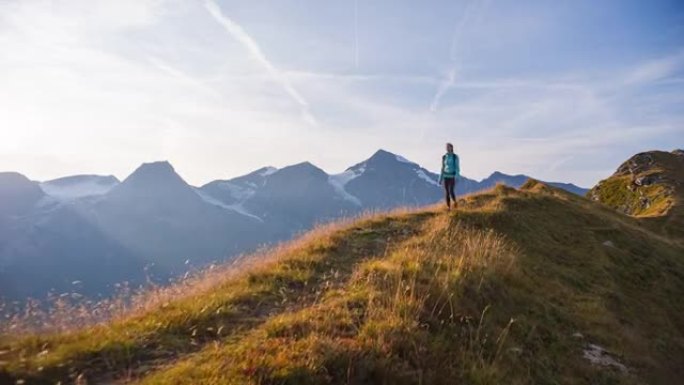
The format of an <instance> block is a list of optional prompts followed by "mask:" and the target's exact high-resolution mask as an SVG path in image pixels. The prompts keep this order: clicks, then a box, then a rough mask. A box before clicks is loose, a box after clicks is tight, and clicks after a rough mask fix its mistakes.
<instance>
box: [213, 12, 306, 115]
mask: <svg viewBox="0 0 684 385" xmlns="http://www.w3.org/2000/svg"><path fill="white" fill-rule="evenodd" d="M204 5H205V7H206V9H207V11H209V14H210V15H211V16H212V17H213V18H214V19H215V20H216V21H217V22H218V23H219V24H220V25H221V26H223V28H225V29H226V31H228V33H229V34H230V35H231V36H232V37H233V38H234V39H235V40H237V41H238V42H239V43H240V44H241V45H242V46H243V47H244V48H245V49H246V50H247V52H249V54H250V55H251V56H252V58H253V59H254V60H256V62H257V63H259V65H261V66H262V67H263V68H264V69H265V70H266V71H267V72H268V73H269V75H270V76H271V78H272V79H273V80H274V81H275V82H277V83H278V84H280V86H281V87H282V88H283V90H284V91H285V92H286V93H287V94H288V95H289V96H290V97H291V98H292V100H294V101H295V102H296V103H297V104H298V105H299V106H300V108H301V112H302V118H303V119H304V121H305V122H307V123H308V124H311V125H316V124H317V122H316V118H314V116H313V115H312V114H311V112H310V111H309V103H308V102H307V101H306V100H305V99H304V97H303V96H302V95H301V94H300V93H299V92H298V91H297V90H296V89H295V88H294V86H293V85H292V84H291V83H290V80H289V79H288V78H287V75H285V73H283V72H282V71H281V70H279V69H278V68H277V67H276V66H275V65H273V63H272V62H271V61H270V60H268V58H267V57H266V55H265V54H264V52H263V50H262V49H261V47H260V46H259V44H258V43H257V42H256V40H254V39H253V38H252V37H251V36H250V35H249V34H248V33H247V31H245V29H244V28H242V26H241V25H240V24H238V23H236V22H235V21H233V20H232V19H230V18H229V17H227V16H226V15H225V14H224V13H223V12H222V11H221V8H220V7H219V6H218V4H216V3H215V2H213V1H211V0H207V1H205V3H204Z"/></svg>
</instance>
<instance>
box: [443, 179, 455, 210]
mask: <svg viewBox="0 0 684 385" xmlns="http://www.w3.org/2000/svg"><path fill="white" fill-rule="evenodd" d="M444 190H445V193H446V203H447V207H449V208H451V199H452V198H453V197H454V178H444Z"/></svg>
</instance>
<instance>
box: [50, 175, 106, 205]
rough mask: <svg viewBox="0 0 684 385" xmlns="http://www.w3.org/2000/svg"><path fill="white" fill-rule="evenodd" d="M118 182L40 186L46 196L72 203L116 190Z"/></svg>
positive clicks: (93, 181) (86, 182) (94, 181)
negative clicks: (71, 201)
mask: <svg viewBox="0 0 684 385" xmlns="http://www.w3.org/2000/svg"><path fill="white" fill-rule="evenodd" d="M117 184H118V182H112V183H102V182H101V181H99V182H98V181H97V180H88V181H83V182H77V183H73V184H67V185H58V184H53V183H50V182H44V183H41V184H40V188H41V189H42V190H43V192H45V194H47V195H49V196H51V197H53V198H55V199H57V200H61V201H70V200H75V199H79V198H85V197H90V196H97V195H104V194H106V193H108V192H109V191H110V190H111V189H112V188H114V187H115V186H116V185H117Z"/></svg>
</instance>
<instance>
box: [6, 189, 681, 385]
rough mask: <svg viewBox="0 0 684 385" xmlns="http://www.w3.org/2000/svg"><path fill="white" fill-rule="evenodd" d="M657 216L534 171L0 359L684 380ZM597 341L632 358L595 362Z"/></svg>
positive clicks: (458, 378) (289, 380)
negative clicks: (455, 205)
mask: <svg viewBox="0 0 684 385" xmlns="http://www.w3.org/2000/svg"><path fill="white" fill-rule="evenodd" d="M647 228H649V227H647V226H642V223H641V222H640V221H639V220H638V219H634V218H630V217H626V216H624V215H621V214H618V213H614V212H612V211H610V210H608V209H604V208H603V207H601V206H599V205H597V204H594V203H592V202H589V201H588V200H585V199H582V198H578V197H575V196H573V195H571V194H567V193H564V192H562V191H559V190H556V189H552V188H549V187H547V186H544V185H542V184H538V183H535V182H530V183H528V184H527V185H526V186H524V187H523V189H522V190H521V191H516V190H512V189H508V188H504V187H501V186H499V187H497V188H496V189H495V190H493V191H491V192H488V193H484V194H479V195H475V196H471V197H468V198H467V199H466V200H465V201H463V202H462V205H461V209H459V211H457V212H456V213H455V214H447V213H439V212H435V211H424V212H417V213H404V214H395V215H389V216H380V217H376V218H374V219H369V220H365V221H362V222H358V223H355V224H353V225H351V226H349V227H345V228H342V229H339V230H337V231H333V232H330V233H326V234H323V235H320V236H317V237H311V238H310V240H309V241H307V242H304V243H301V244H299V245H298V246H297V247H294V248H293V249H292V250H289V251H288V252H286V253H284V255H283V256H281V257H279V258H277V259H275V260H274V261H272V262H269V263H266V264H264V265H263V266H257V267H256V268H253V269H251V271H249V272H247V273H245V274H244V275H242V276H239V277H236V278H234V279H230V280H228V281H227V282H224V283H223V284H222V285H221V286H219V287H217V288H215V289H212V290H211V291H210V292H209V293H204V294H202V295H198V296H197V297H190V298H187V299H184V300H180V301H178V302H174V303H171V304H169V305H168V306H167V307H164V308H162V309H159V310H158V311H156V312H152V313H150V314H146V315H139V316H135V317H132V318H129V319H126V320H122V321H118V323H117V324H115V325H112V326H111V327H98V328H93V329H89V330H85V331H81V332H75V333H71V334H67V335H57V336H43V337H31V338H28V339H26V338H24V339H20V340H18V341H15V342H11V343H9V344H8V345H7V347H5V348H0V350H9V353H6V354H5V355H4V356H0V360H7V361H8V362H7V363H6V364H5V369H4V370H5V376H6V379H7V380H9V379H12V380H16V379H19V378H22V379H27V380H28V382H27V383H40V382H41V381H43V380H44V382H45V383H54V381H55V380H58V379H65V380H66V379H68V376H69V374H70V373H71V374H72V376H76V375H77V374H79V373H83V372H85V373H86V375H87V376H89V377H91V378H96V379H98V378H99V379H102V378H104V377H103V375H105V376H113V377H119V378H124V379H125V378H126V376H127V375H129V374H130V373H133V376H132V380H134V381H137V382H141V383H144V384H187V383H192V384H216V383H226V384H246V383H260V384H305V383H312V384H313V383H388V384H401V383H407V384H414V383H416V384H418V383H426V384H427V383H429V384H441V383H444V384H447V383H448V384H451V383H459V382H462V383H470V384H497V383H511V384H554V383H563V384H585V383H592V384H602V383H603V384H636V383H644V382H646V383H662V384H669V383H675V382H676V381H677V380H678V379H679V377H681V376H682V375H684V359H682V357H684V258H683V256H684V249H682V247H681V246H680V245H679V244H677V243H675V242H673V241H671V240H669V239H668V238H666V237H664V236H662V235H659V234H654V233H652V232H650V231H649V230H648V229H647ZM606 241H610V242H611V243H610V244H604V243H605V242H606ZM218 329H221V332H217V331H218ZM576 333H581V335H582V336H581V337H578V336H577V334H576ZM589 343H595V344H599V345H601V346H603V347H604V348H606V350H608V351H609V352H611V354H612V356H613V357H615V358H616V359H617V360H619V361H620V362H622V363H623V364H625V365H627V367H629V368H630V372H629V373H627V374H625V373H621V372H620V371H618V370H615V369H611V368H608V367H597V366H593V365H591V364H589V363H588V361H586V360H585V359H584V358H583V357H582V354H583V350H584V349H585V348H586V346H587V344H589ZM42 351H45V353H44V354H40V353H41V352H42ZM41 367H42V369H41ZM131 370H132V372H131ZM0 382H2V375H1V374H0Z"/></svg>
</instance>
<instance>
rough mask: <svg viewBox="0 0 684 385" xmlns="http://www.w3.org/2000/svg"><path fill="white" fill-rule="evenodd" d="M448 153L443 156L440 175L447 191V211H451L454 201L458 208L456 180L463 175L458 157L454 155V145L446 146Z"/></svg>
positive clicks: (440, 180)
mask: <svg viewBox="0 0 684 385" xmlns="http://www.w3.org/2000/svg"><path fill="white" fill-rule="evenodd" d="M446 150H447V153H446V154H444V155H443V156H442V172H441V174H440V175H439V183H440V184H442V183H444V190H445V191H446V203H447V209H448V210H451V201H452V200H453V201H454V207H456V205H457V203H456V179H457V178H458V177H459V175H460V173H461V167H460V164H459V160H458V155H456V154H454V145H453V144H451V143H447V144H446Z"/></svg>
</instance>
